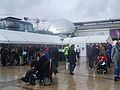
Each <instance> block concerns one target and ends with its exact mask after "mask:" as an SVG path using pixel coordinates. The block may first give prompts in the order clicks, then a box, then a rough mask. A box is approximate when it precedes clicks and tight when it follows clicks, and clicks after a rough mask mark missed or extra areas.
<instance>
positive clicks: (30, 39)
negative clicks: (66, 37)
mask: <svg viewBox="0 0 120 90" xmlns="http://www.w3.org/2000/svg"><path fill="white" fill-rule="evenodd" d="M0 43H11V44H60V37H59V36H53V35H43V34H36V33H29V32H20V31H10V30H2V29H1V30H0Z"/></svg>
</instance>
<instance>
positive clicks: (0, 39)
mask: <svg viewBox="0 0 120 90" xmlns="http://www.w3.org/2000/svg"><path fill="white" fill-rule="evenodd" d="M0 43H8V40H7V39H5V38H4V37H3V36H2V35H0Z"/></svg>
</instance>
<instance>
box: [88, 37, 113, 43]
mask: <svg viewBox="0 0 120 90" xmlns="http://www.w3.org/2000/svg"><path fill="white" fill-rule="evenodd" d="M107 42H109V43H110V44H112V43H113V40H112V38H111V37H110V36H108V35H104V36H89V38H88V39H87V41H86V43H107Z"/></svg>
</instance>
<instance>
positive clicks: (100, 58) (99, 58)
mask: <svg viewBox="0 0 120 90" xmlns="http://www.w3.org/2000/svg"><path fill="white" fill-rule="evenodd" d="M97 60H98V62H100V61H101V60H103V61H104V62H107V56H98V57H97Z"/></svg>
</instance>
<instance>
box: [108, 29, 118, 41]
mask: <svg viewBox="0 0 120 90" xmlns="http://www.w3.org/2000/svg"><path fill="white" fill-rule="evenodd" d="M110 36H111V37H112V39H113V40H120V29H111V30H110Z"/></svg>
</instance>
